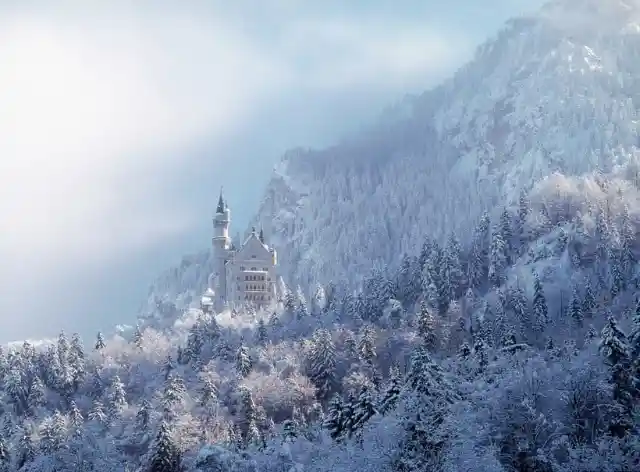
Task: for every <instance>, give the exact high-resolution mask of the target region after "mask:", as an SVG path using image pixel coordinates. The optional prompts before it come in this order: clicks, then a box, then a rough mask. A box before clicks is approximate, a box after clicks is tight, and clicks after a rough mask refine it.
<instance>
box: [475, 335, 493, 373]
mask: <svg viewBox="0 0 640 472" xmlns="http://www.w3.org/2000/svg"><path fill="white" fill-rule="evenodd" d="M473 357H474V359H475V361H476V363H477V365H478V372H484V370H485V369H486V368H487V365H488V364H489V353H488V352H487V345H486V344H485V342H484V339H482V337H478V338H477V339H476V342H475V344H474V346H473Z"/></svg>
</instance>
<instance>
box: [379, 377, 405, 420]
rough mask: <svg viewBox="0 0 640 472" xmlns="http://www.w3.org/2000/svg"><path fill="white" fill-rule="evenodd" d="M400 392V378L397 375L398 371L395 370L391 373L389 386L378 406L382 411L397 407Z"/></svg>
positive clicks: (385, 411)
mask: <svg viewBox="0 0 640 472" xmlns="http://www.w3.org/2000/svg"><path fill="white" fill-rule="evenodd" d="M400 392H401V388H400V378H399V376H398V375H397V372H394V373H393V374H392V375H391V378H390V379H389V383H388V385H387V388H386V389H385V392H384V394H383V396H382V399H381V400H380V406H379V408H378V409H379V410H380V413H382V414H386V413H388V412H390V411H391V410H393V409H394V408H395V406H396V405H397V404H398V399H399V398H400Z"/></svg>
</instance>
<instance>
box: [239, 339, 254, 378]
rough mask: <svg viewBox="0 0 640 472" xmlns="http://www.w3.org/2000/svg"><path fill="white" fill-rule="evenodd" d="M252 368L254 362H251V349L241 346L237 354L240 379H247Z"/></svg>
mask: <svg viewBox="0 0 640 472" xmlns="http://www.w3.org/2000/svg"><path fill="white" fill-rule="evenodd" d="M252 368H253V362H252V361H251V355H250V354H249V349H248V348H247V346H245V345H240V347H239V348H238V351H237V352H236V372H237V373H238V375H239V376H240V377H246V376H247V375H249V374H250V373H251V369H252Z"/></svg>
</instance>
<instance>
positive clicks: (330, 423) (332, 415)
mask: <svg viewBox="0 0 640 472" xmlns="http://www.w3.org/2000/svg"><path fill="white" fill-rule="evenodd" d="M343 411H344V405H343V404H342V400H341V399H340V397H339V396H338V395H335V396H334V397H333V399H332V400H331V403H330V404H329V411H328V413H327V417H326V418H325V421H324V427H325V429H326V430H327V431H328V432H329V436H331V439H333V440H335V441H338V440H339V439H340V438H341V437H342V434H343V432H344V427H343V425H344V417H343Z"/></svg>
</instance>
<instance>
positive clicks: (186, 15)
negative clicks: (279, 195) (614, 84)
mask: <svg viewBox="0 0 640 472" xmlns="http://www.w3.org/2000/svg"><path fill="white" fill-rule="evenodd" d="M7 3H8V2H2V3H0V64H2V65H3V67H2V73H0V224H1V230H0V287H2V289H1V290H0V293H1V294H2V295H1V296H0V341H9V340H15V339H23V338H39V337H48V336H53V335H56V334H57V333H58V332H59V330H60V329H64V330H65V331H67V332H71V331H80V332H81V333H82V334H85V335H93V333H94V332H95V331H96V330H98V329H104V330H108V329H109V328H110V327H112V326H113V325H115V324H116V323H127V322H129V323H131V322H132V321H133V319H134V316H135V313H136V310H137V307H138V305H139V304H140V302H141V301H142V299H143V297H144V296H145V293H146V291H147V288H148V285H149V283H150V282H151V281H152V279H153V277H154V276H155V275H156V274H157V273H158V272H160V271H161V270H163V269H165V268H167V267H168V266H170V265H172V264H174V263H176V262H177V261H179V259H180V256H181V255H182V254H185V253H190V252H195V251H198V250H201V249H203V248H206V247H207V245H208V243H209V238H210V228H211V224H210V216H211V213H212V210H213V207H214V204H215V200H216V198H217V194H218V189H219V186H220V185H221V184H224V186H225V191H226V194H227V195H228V200H229V202H230V205H231V209H232V212H233V219H234V221H233V223H232V224H235V226H234V227H233V228H232V234H233V233H235V231H236V230H238V231H239V230H244V226H245V225H246V224H247V220H248V218H249V215H250V214H251V213H252V212H253V211H254V210H255V208H256V206H257V204H258V201H259V198H260V195H261V192H262V190H263V189H264V186H265V185H266V183H267V180H268V177H269V172H270V169H271V168H272V166H273V164H274V163H275V162H276V161H277V159H278V158H279V156H280V155H281V154H282V152H283V151H284V150H286V149H287V148H289V147H293V146H296V145H308V146H322V145H324V144H328V143H331V141H332V140H335V139H337V138H338V137H340V136H341V135H343V134H345V133H348V132H349V131H350V130H351V129H354V128H358V127H360V126H361V125H362V124H364V123H366V122H367V121H368V120H371V119H373V118H374V117H375V116H376V114H377V113H378V112H379V111H380V110H381V109H382V108H383V107H384V106H385V105H389V104H391V103H392V102H393V101H395V100H397V99H399V98H401V97H402V95H403V94H405V93H411V92H420V91H423V90H425V89H427V88H429V87H431V86H433V85H435V84H437V83H438V82H439V81H441V80H442V79H443V78H444V77H446V76H448V75H450V74H451V73H452V71H454V70H455V69H456V68H457V67H458V66H460V65H461V64H463V62H464V61H465V60H467V59H468V58H469V57H470V56H471V54H472V52H473V48H474V47H475V46H476V45H477V44H478V43H479V42H481V41H482V40H484V39H485V38H486V37H487V36H490V35H492V34H494V33H495V32H496V31H497V29H498V28H499V26H500V25H501V24H502V22H503V21H504V20H506V19H507V18H508V17H510V16H513V15H514V14H517V13H519V12H522V11H526V10H529V9H532V8H534V7H535V6H536V5H538V4H540V3H541V2H540V1H538V0H531V1H517V0H502V1H500V0H483V1H482V2H479V1H477V0H474V1H471V0H457V1H452V2H442V1H436V0H422V1H417V0H416V1H402V0H394V1H385V2H382V1H370V0H367V1H365V0H355V1H354V0H351V1H349V2H345V1H343V0H329V1H326V0H325V1H322V2H311V1H304V2H303V1H300V0H272V1H258V0H253V1H248V0H234V1H232V2H230V1H227V0H224V1H222V0H213V1H204V0H202V1H198V0H189V1H186V0H185V1H180V2H176V1H169V0H154V1H140V0H139V1H133V0H132V1H118V0H109V1H106V0H105V1H102V2H86V1H76V2H68V1H64V0H58V1H55V2H52V1H48V2H45V1H42V2H37V1H28V0H24V1H22V0H21V1H20V2H17V1H16V2H13V3H15V5H16V6H13V7H11V6H7ZM18 5H19V6H18ZM347 5H348V6H347Z"/></svg>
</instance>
